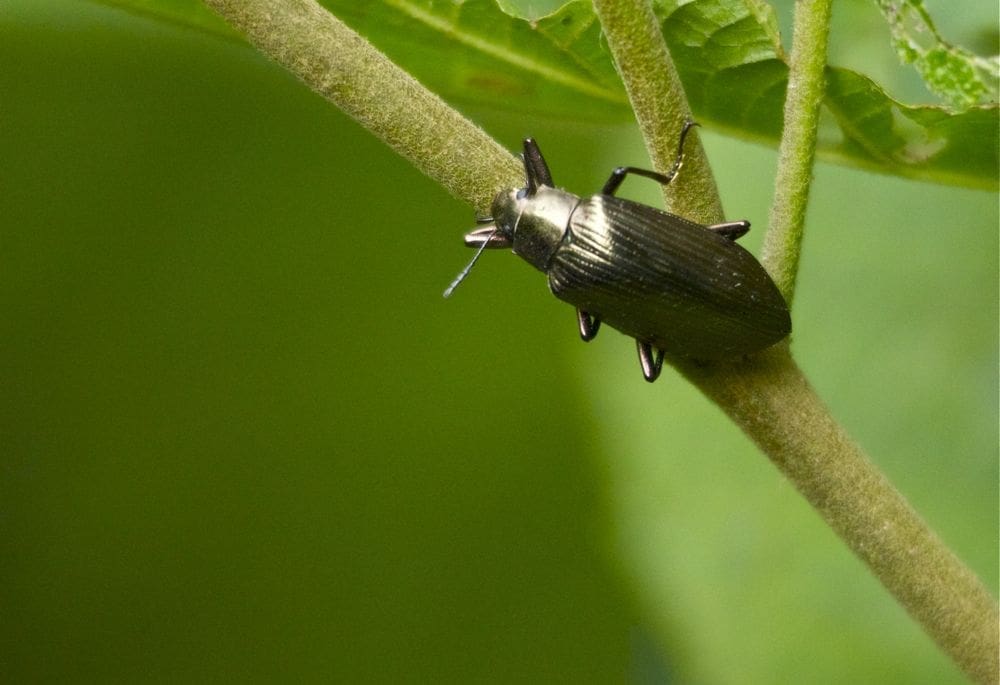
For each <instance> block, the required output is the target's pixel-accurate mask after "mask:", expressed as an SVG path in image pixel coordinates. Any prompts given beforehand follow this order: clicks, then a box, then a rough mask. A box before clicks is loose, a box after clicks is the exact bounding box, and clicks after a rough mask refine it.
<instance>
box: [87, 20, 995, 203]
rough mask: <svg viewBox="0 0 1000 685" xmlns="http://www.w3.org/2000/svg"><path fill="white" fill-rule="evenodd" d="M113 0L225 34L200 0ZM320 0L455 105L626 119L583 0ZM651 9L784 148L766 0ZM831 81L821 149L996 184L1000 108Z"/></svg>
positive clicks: (707, 119)
mask: <svg viewBox="0 0 1000 685" xmlns="http://www.w3.org/2000/svg"><path fill="white" fill-rule="evenodd" d="M104 1H105V2H107V3H108V4H113V5H116V6H125V7H130V8H131V9H132V10H134V11H137V12H143V13H146V14H150V15H153V16H158V17H161V18H165V19H168V20H170V21H175V22H186V21H190V23H192V25H194V26H197V27H198V28H200V29H204V30H210V31H213V32H217V31H218V30H217V28H216V26H217V24H216V22H215V20H214V19H206V18H205V16H204V15H205V10H203V9H201V4H200V3H198V2H197V0H173V1H168V0H104ZM322 2H323V4H324V5H325V6H326V7H327V8H329V9H330V11H332V12H333V13H335V14H336V15H337V16H338V17H340V18H341V19H342V20H343V21H345V22H346V23H347V24H348V25H350V26H351V27H352V28H354V29H355V30H357V31H358V32H359V33H361V34H362V35H364V36H365V37H366V38H368V40H370V41H371V42H372V43H373V44H375V45H376V46H377V47H378V48H379V49H381V50H382V51H384V52H385V53H386V54H387V55H388V56H389V57H390V58H391V59H393V60H394V61H395V62H397V63H398V64H400V65H401V66H402V67H403V68H405V69H407V70H408V71H409V72H411V73H412V74H413V75H414V76H416V77H417V78H418V79H419V80H420V81H421V82H422V83H424V84H425V85H427V86H428V87H429V88H431V89H432V90H434V91H435V92H438V93H439V94H441V95H442V96H444V97H445V98H447V99H449V100H451V101H452V102H455V103H475V104H476V105H477V106H478V107H487V108H493V109H499V110H504V111H514V112H531V113H534V114H540V115H545V116H550V117H555V118H560V119H569V120H577V121H580V120H582V121H626V120H628V119H629V117H630V116H631V112H630V110H629V108H628V102H627V99H626V96H625V93H624V90H623V88H622V86H621V82H620V80H619V78H618V75H617V73H616V71H615V69H614V65H613V64H612V61H611V57H610V55H609V53H608V51H607V49H606V46H605V45H604V44H603V42H602V36H601V31H600V26H599V24H598V22H597V19H596V17H595V15H594V13H593V9H592V7H591V4H590V2H587V1H586V0H574V1H572V2H568V3H565V4H562V5H561V7H559V9H557V10H556V11H555V12H552V13H550V14H547V15H544V16H542V15H541V13H542V12H543V11H547V10H549V9H551V8H552V7H553V6H558V5H559V4H560V3H559V2H558V0H532V1H531V2H528V1H527V0H465V1H464V2H453V1H452V0H380V1H378V2H376V1H374V0H322ZM194 8H198V9H197V10H196V9H194ZM656 10H657V13H658V16H659V17H660V19H661V26H662V30H663V34H664V37H665V38H666V40H667V43H668V45H669V47H670V51H671V55H672V56H673V59H674V61H675V62H676V64H677V69H678V71H679V72H680V75H681V78H682V80H683V82H684V86H685V90H686V91H687V94H688V98H689V100H690V102H691V106H692V109H693V111H694V113H695V116H696V117H697V119H698V120H699V121H700V122H701V123H702V124H704V125H708V126H711V127H713V128H717V129H720V130H723V131H726V132H728V133H730V134H732V135H734V136H739V137H742V138H747V139H756V140H760V141H763V142H766V143H769V144H773V143H775V142H776V141H777V140H778V138H779V136H780V134H781V125H782V118H783V105H784V97H785V89H786V87H787V77H788V66H787V63H786V61H785V56H784V54H783V52H782V49H781V42H780V36H779V34H778V29H777V21H776V18H775V16H774V12H773V10H772V8H771V6H770V5H769V4H767V3H765V2H763V0H692V1H688V2H682V1H681V0H658V2H656ZM511 13H513V14H511ZM189 17H190V19H189ZM949 73H952V77H951V78H952V79H954V72H949ZM828 76H829V85H828V92H827V98H826V102H825V104H826V109H827V112H828V113H830V114H832V116H829V117H826V118H825V121H824V128H823V130H822V131H821V135H820V145H819V154H820V155H821V156H823V157H825V158H827V159H831V160H834V161H837V162H840V163H843V164H850V165H854V166H859V167H864V168H868V169H873V170H878V171H881V172H883V173H888V174H894V175H898V176H905V177H910V178H917V179H924V180H932V181H937V182H942V183H953V184H957V185H967V186H972V187H980V188H995V187H996V184H997V176H998V157H997V150H998V147H1000V146H998V136H997V131H998V122H1000V118H998V109H997V106H996V105H983V106H977V107H974V108H971V109H969V110H968V111H965V112H957V113H956V112H952V111H950V110H948V109H946V108H943V107H937V106H932V105H922V106H910V105H905V104H902V103H900V102H898V101H896V100H893V99H892V98H891V97H889V96H888V95H887V94H886V93H885V91H884V90H883V89H882V88H881V87H879V86H878V85H877V84H875V83H874V82H872V81H871V80H870V79H868V78H867V77H865V76H863V75H861V74H858V73H856V72H853V71H849V70H846V69H838V68H830V69H829V70H828ZM969 87H972V86H969Z"/></svg>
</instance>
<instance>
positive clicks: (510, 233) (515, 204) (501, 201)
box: [493, 186, 580, 271]
mask: <svg viewBox="0 0 1000 685" xmlns="http://www.w3.org/2000/svg"><path fill="white" fill-rule="evenodd" d="M579 202H580V198H579V197H577V196H576V195H573V194H572V193H567V192H566V191H563V190H558V189H556V188H549V187H547V186H542V187H540V188H538V189H537V190H536V191H535V193H534V194H533V195H529V194H528V191H527V189H525V188H522V189H520V190H511V191H505V192H502V193H500V194H499V195H497V197H496V199H495V200H494V201H493V220H494V222H495V223H496V226H497V229H498V230H499V231H500V232H501V233H502V234H503V235H505V236H507V237H508V238H509V239H510V240H511V242H512V243H513V251H514V254H516V255H518V256H519V257H521V258H522V259H524V260H525V261H526V262H528V263H529V264H531V265H532V266H534V267H535V268H536V269H539V270H540V271H546V270H547V269H548V265H549V262H550V261H551V260H552V255H553V254H555V251H556V249H557V248H558V247H559V244H560V243H561V242H562V239H563V237H564V236H565V235H566V230H567V227H568V226H569V218H570V215H571V214H572V213H573V210H574V209H576V206H577V204H579Z"/></svg>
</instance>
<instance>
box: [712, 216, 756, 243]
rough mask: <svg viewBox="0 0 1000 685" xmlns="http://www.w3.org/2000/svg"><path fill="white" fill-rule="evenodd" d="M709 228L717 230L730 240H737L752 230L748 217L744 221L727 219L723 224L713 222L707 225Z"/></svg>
mask: <svg viewBox="0 0 1000 685" xmlns="http://www.w3.org/2000/svg"><path fill="white" fill-rule="evenodd" d="M706 228H708V230H710V231H715V232H716V233H718V234H719V235H721V236H724V237H726V238H729V239H730V240H737V239H738V238H742V237H743V236H745V235H746V234H747V231H749V230H750V222H749V221H747V220H746V219H744V220H742V221H727V222H725V223H722V224H712V225H711V226H707V227H706Z"/></svg>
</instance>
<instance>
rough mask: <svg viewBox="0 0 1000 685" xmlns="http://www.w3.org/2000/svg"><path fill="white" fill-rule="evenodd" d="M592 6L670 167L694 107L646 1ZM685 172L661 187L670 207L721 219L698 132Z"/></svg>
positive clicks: (646, 133) (604, 1)
mask: <svg viewBox="0 0 1000 685" xmlns="http://www.w3.org/2000/svg"><path fill="white" fill-rule="evenodd" d="M594 10H595V11H596V12H597V16H598V18H599V19H600V21H601V28H602V29H603V30H604V35H605V36H606V37H607V40H608V47H610V48H611V54H612V55H613V56H614V58H615V65H616V66H617V67H618V73H619V74H620V75H621V77H622V82H623V83H624V84H625V90H626V91H627V92H628V96H629V100H630V101H631V103H632V108H633V110H634V111H635V117H636V120H637V121H638V122H639V129H640V130H641V131H642V137H643V140H645V141H646V150H647V151H648V152H649V158H650V160H651V161H652V162H653V166H654V167H655V168H656V169H657V170H658V171H660V172H666V171H667V170H669V169H670V167H671V166H672V165H673V163H674V158H675V157H676V155H677V139H678V136H679V135H680V132H681V128H682V127H683V126H684V122H685V121H686V120H688V119H690V118H691V110H690V107H689V106H688V104H687V97H686V96H685V95H684V87H683V86H682V85H681V79H680V76H678V74H677V69H676V68H674V63H673V61H672V60H671V59H670V53H669V52H668V51H667V44H666V42H665V41H664V40H663V32H662V31H661V30H660V24H659V22H658V21H657V19H656V15H655V14H653V6H652V4H651V3H650V2H649V1H648V0H594ZM684 152H685V155H684V171H683V173H682V175H681V176H679V177H678V179H677V180H676V181H675V182H674V183H671V184H670V185H669V186H666V187H665V188H664V190H663V197H664V201H665V202H666V206H667V207H668V208H678V209H677V210H675V211H680V208H683V214H684V216H686V217H688V218H690V219H693V220H695V221H700V222H702V223H705V224H714V223H717V222H719V221H722V220H723V218H724V217H723V216H722V205H721V203H720V202H719V191H718V189H717V188H716V185H715V178H714V177H713V176H712V168H711V166H709V164H708V159H707V158H706V157H705V151H704V150H703V149H702V147H701V142H700V141H699V140H698V138H697V136H695V135H690V136H689V137H688V140H687V142H686V143H685V150H684Z"/></svg>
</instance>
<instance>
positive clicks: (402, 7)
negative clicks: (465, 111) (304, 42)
mask: <svg viewBox="0 0 1000 685" xmlns="http://www.w3.org/2000/svg"><path fill="white" fill-rule="evenodd" d="M321 1H322V4H323V5H324V6H326V7H327V8H329V9H330V11H332V12H333V13H334V14H336V15H337V16H338V17H339V18H340V19H342V20H343V21H344V22H345V23H347V24H348V25H349V26H350V27H351V28H353V29H354V30H356V31H357V32H358V33H360V34H362V35H364V36H365V37H366V38H368V39H369V40H370V41H372V42H373V43H374V44H375V45H376V46H377V47H378V48H379V49H380V50H382V51H383V52H385V53H386V54H387V55H388V56H389V57H390V58H391V59H392V60H393V61H395V62H396V63H397V64H400V65H401V66H403V67H404V68H405V69H406V70H407V71H409V72H410V73H411V74H413V75H414V76H415V77H417V79H418V80H420V82H421V83H423V84H424V85H426V86H428V87H429V88H431V89H432V90H434V91H436V92H438V93H440V94H441V95H443V96H445V97H446V98H448V99H450V100H452V101H457V102H474V103H476V104H477V105H480V106H486V107H491V108H501V109H503V110H514V111H527V112H539V113H543V114H547V115H550V116H555V117H559V118H566V119H577V120H580V119H582V120H591V121H594V120H597V121H602V120H605V121H606V120H608V119H618V120H621V119H625V118H627V117H628V115H629V110H628V100H627V98H626V96H625V91H624V89H623V88H622V85H621V81H620V80H619V79H618V74H617V72H616V71H615V69H614V65H613V64H612V63H611V60H610V59H609V57H608V54H607V51H606V50H605V48H604V47H603V45H602V44H601V33H600V25H599V24H598V21H597V17H596V16H595V15H594V13H593V11H592V9H591V8H590V4H589V3H584V2H575V3H570V4H568V5H565V6H564V7H563V8H562V9H560V10H559V11H558V12H557V13H555V14H551V15H549V16H547V17H545V18H542V19H539V20H537V21H525V20H522V19H519V18H515V17H512V16H510V15H508V14H506V13H504V12H503V11H501V9H500V6H499V5H498V4H497V2H496V0H467V1H466V2H459V3H456V2H450V1H444V2H443V1H440V0H378V1H377V2H376V1H372V0H363V1H360V2H359V1H358V0H321Z"/></svg>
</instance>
